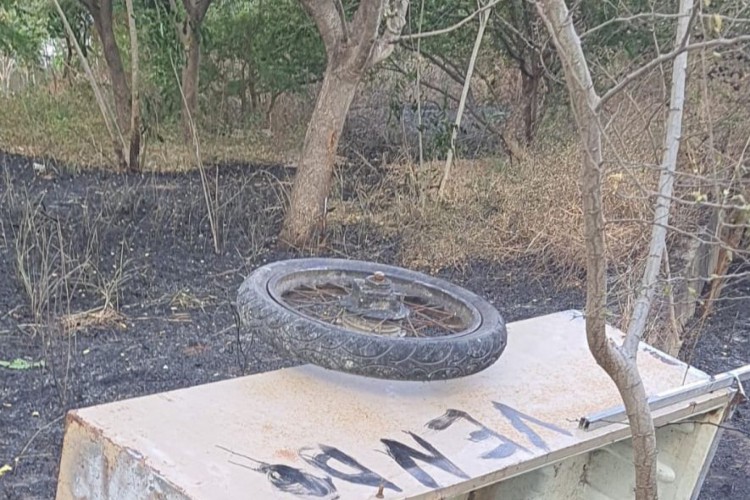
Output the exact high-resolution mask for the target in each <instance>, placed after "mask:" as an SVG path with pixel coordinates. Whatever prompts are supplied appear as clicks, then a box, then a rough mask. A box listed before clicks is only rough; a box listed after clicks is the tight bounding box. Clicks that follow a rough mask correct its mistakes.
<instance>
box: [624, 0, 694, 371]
mask: <svg viewBox="0 0 750 500" xmlns="http://www.w3.org/2000/svg"><path fill="white" fill-rule="evenodd" d="M679 8H680V11H679V17H678V21H677V30H676V32H675V45H678V46H679V45H682V46H685V45H687V42H688V40H689V38H688V37H689V30H690V21H691V18H692V16H691V14H692V11H693V1H692V0H680V7H679ZM687 62H688V53H687V52H682V53H680V54H679V55H678V56H677V57H675V60H674V64H673V67H672V91H671V95H670V98H669V103H670V104H669V115H668V117H667V123H666V132H665V134H664V154H663V157H662V161H661V173H660V175H659V195H658V197H657V199H656V207H655V208H654V224H653V227H652V229H651V243H650V244H649V251H648V257H647V258H646V268H645V270H644V271H643V280H642V282H641V292H640V295H639V296H638V299H637V300H636V302H635V306H634V307H633V313H632V314H631V316H630V323H629V325H628V333H627V336H626V337H625V341H624V343H623V348H624V350H625V353H626V354H627V355H628V356H631V357H633V358H635V357H636V355H637V354H638V344H639V343H640V341H641V337H642V336H643V332H644V330H645V329H646V320H647V319H648V314H649V311H650V310H651V304H652V302H653V300H654V293H655V285H656V281H657V279H658V277H659V269H660V268H661V261H662V256H663V254H664V251H665V250H666V246H667V230H666V228H665V226H666V225H667V224H668V223H669V207H670V205H671V203H670V201H669V199H670V198H671V197H672V192H673V190H674V189H673V188H674V172H675V170H676V169H677V153H678V152H679V150H680V139H681V136H682V112H683V108H684V105H685V80H686V79H687Z"/></svg>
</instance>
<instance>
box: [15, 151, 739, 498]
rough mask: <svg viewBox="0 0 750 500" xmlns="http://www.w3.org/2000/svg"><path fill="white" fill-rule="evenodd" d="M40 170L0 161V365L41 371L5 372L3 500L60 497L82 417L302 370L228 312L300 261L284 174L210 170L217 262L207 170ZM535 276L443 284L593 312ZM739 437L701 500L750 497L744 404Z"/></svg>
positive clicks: (727, 346)
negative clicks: (257, 277)
mask: <svg viewBox="0 0 750 500" xmlns="http://www.w3.org/2000/svg"><path fill="white" fill-rule="evenodd" d="M43 163H44V164H45V167H44V170H43V171H42V169H40V168H39V165H37V168H36V170H35V167H34V161H33V160H31V159H28V158H23V157H18V156H12V155H6V154H2V153H0V174H1V175H2V178H0V361H2V360H5V361H11V360H14V359H17V358H21V359H24V360H28V361H32V362H37V361H41V362H43V363H44V366H36V367H34V366H31V367H27V368H26V369H8V368H2V367H0V467H2V466H3V465H4V464H8V465H11V466H12V467H13V470H12V471H11V472H8V473H6V474H5V475H3V476H2V478H0V498H7V499H46V498H54V494H55V487H56V476H57V467H58V460H59V456H60V451H61V446H62V438H63V430H64V429H63V419H64V415H65V412H66V411H67V410H69V409H71V408H77V407H83V406H89V405H94V404H101V403H106V402H110V401H115V400H121V399H126V398H131V397H135V396H142V395H146V394H153V393H156V392H161V391H167V390H172V389H178V388H182V387H188V386H192V385H196V384H204V383H208V382H212V381H217V380H221V379H226V378H230V377H236V376H239V375H242V374H249V373H256V372H260V371H266V370H273V369H278V368H280V367H283V366H289V365H290V364H291V363H290V362H289V361H287V360H284V359H279V358H278V357H277V356H275V355H274V353H273V352H272V351H270V350H269V349H267V348H265V347H264V346H263V345H259V344H257V343H255V344H253V345H252V348H250V346H247V345H244V346H243V345H241V344H239V343H238V339H239V336H238V330H237V327H236V321H235V313H234V309H233V301H234V300H235V296H236V291H237V289H238V287H239V285H240V283H241V282H242V280H243V278H244V276H246V275H247V274H248V273H249V272H250V271H251V270H252V269H253V268H255V267H257V266H258V265H260V264H263V263H266V262H269V261H273V260H277V259H283V258H289V257H293V256H297V255H299V254H290V253H283V252H279V251H277V250H276V249H275V248H276V241H275V235H276V234H277V233H278V230H279V225H280V221H281V216H282V206H283V200H284V194H283V192H284V189H285V188H286V187H287V186H285V183H288V181H289V178H290V175H291V172H290V171H289V170H287V169H285V168H283V167H280V166H265V167H257V166H256V167H253V166H222V167H221V168H216V169H214V168H211V169H209V171H208V172H207V175H208V178H209V181H210V183H211V184H212V185H218V188H219V192H220V193H221V200H220V204H219V205H218V209H217V210H216V211H215V213H216V214H217V220H216V222H215V224H214V227H215V228H216V232H217V233H218V235H219V240H220V243H221V245H220V252H219V253H216V252H215V251H214V245H213V238H212V223H211V220H210V219H209V217H207V215H206V214H207V211H206V203H205V198H204V191H203V189H202V184H201V177H200V175H199V173H197V172H193V173H187V174H138V175H136V174H115V173H108V172H101V171H87V172H83V173H81V172H79V173H76V172H73V171H71V170H70V169H67V168H65V167H64V166H60V165H56V164H54V162H43ZM40 164H41V163H40ZM214 176H216V177H214ZM214 183H216V184H214ZM316 254H317V255H321V256H341V255H342V254H344V255H347V256H350V257H352V258H360V259H365V260H373V261H378V262H383V263H390V264H396V265H398V264H399V241H398V238H394V237H384V236H382V235H381V234H379V233H378V230H377V228H373V227H369V226H367V225H366V224H365V223H356V224H352V225H350V226H346V227H342V228H339V230H338V231H336V236H335V237H333V238H330V239H329V240H328V241H327V242H326V243H325V245H322V246H321V247H320V248H318V249H316ZM19 256H20V258H19ZM529 269H530V266H529V265H528V263H527V262H524V261H523V260H521V261H518V262H513V263H505V264H497V263H490V262H485V261H473V262H469V263H467V264H466V265H465V266H463V267H462V268H461V269H448V270H444V271H442V272H441V273H440V276H441V277H443V278H447V279H449V280H451V281H453V282H455V283H457V284H459V285H462V286H464V287H466V288H468V289H469V290H472V291H474V292H475V293H478V294H480V295H482V296H484V297H486V298H488V299H489V300H490V301H491V302H493V303H494V304H495V305H496V306H497V307H498V309H499V310H500V311H501V312H502V313H503V315H504V316H505V318H506V320H508V321H515V320H519V319H523V318H527V317H531V316H537V315H541V314H547V313H551V312H556V311H559V310H563V309H569V308H577V309H582V306H583V293H582V291H581V290H580V289H578V288H576V287H568V288H561V287H560V286H559V285H558V282H559V280H558V279H556V277H555V276H551V275H550V276H539V274H538V273H532V272H531V271H530V270H529ZM21 270H23V271H24V272H25V278H24V273H22V272H20V271H21ZM726 293H727V297H729V298H735V299H736V300H727V301H725V302H723V303H722V307H720V308H719V309H718V310H717V312H716V314H715V315H714V316H713V317H711V318H710V319H709V320H708V322H707V324H706V326H705V329H704V331H703V334H702V335H701V337H700V338H699V340H698V342H697V344H696V345H695V346H694V348H692V349H691V350H690V352H688V353H686V356H689V357H690V360H691V362H692V363H693V364H694V365H696V366H697V367H699V368H701V369H703V370H705V371H707V372H709V373H718V372H722V371H725V370H727V369H730V368H732V367H735V366H740V365H743V364H747V363H750V340H749V339H750V313H749V312H748V311H750V299H748V297H750V285H749V284H748V283H746V282H745V283H738V284H737V285H733V286H729V287H728V289H727V292H726ZM105 305H106V306H107V307H105V308H104V309H102V307H103V306H105ZM729 425H731V426H733V427H736V428H737V429H740V430H741V431H742V432H739V431H726V432H725V433H724V438H723V440H722V441H721V444H720V445H719V448H718V451H717V454H716V458H715V460H714V462H713V465H712V467H711V470H710V472H709V475H708V478H707V479H706V482H705V486H704V490H703V493H702V494H701V497H700V498H701V499H703V500H713V499H727V498H737V499H740V498H742V499H744V498H750V474H749V473H750V465H749V463H748V461H749V460H750V459H749V458H748V457H750V438H749V437H748V433H749V432H750V406H748V404H747V403H745V404H743V405H741V406H740V407H739V408H738V410H737V412H736V413H735V415H734V418H733V419H732V421H731V422H730V423H729Z"/></svg>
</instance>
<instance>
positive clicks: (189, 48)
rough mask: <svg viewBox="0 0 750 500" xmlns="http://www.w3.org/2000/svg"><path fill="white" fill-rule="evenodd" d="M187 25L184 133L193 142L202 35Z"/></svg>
mask: <svg viewBox="0 0 750 500" xmlns="http://www.w3.org/2000/svg"><path fill="white" fill-rule="evenodd" d="M190 24H191V23H189V22H188V23H186V28H185V29H186V30H188V32H187V36H186V47H185V57H186V61H185V66H183V68H182V91H183V93H184V94H185V98H184V100H183V106H182V131H183V135H184V136H185V138H186V139H189V140H192V138H193V127H194V126H195V118H196V110H197V109H198V76H199V68H200V61H201V48H200V35H199V34H198V33H196V32H195V31H193V30H192V29H191V28H190Z"/></svg>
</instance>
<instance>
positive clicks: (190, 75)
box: [169, 0, 211, 140]
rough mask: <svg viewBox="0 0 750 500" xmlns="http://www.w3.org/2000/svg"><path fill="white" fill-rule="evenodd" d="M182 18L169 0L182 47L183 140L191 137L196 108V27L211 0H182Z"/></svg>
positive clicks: (198, 52) (198, 45)
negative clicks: (183, 59)
mask: <svg viewBox="0 0 750 500" xmlns="http://www.w3.org/2000/svg"><path fill="white" fill-rule="evenodd" d="M182 5H183V7H184V8H185V18H184V19H180V17H179V16H178V9H177V4H176V2H175V0H169V6H170V9H171V11H172V14H173V15H174V16H175V22H176V26H175V28H176V31H177V37H178V39H179V40H180V43H182V47H183V50H184V51H185V64H184V66H183V67H182V93H183V94H184V98H183V99H182V131H183V135H184V137H185V140H192V138H193V131H192V128H193V126H194V124H195V111H196V109H197V108H198V81H199V75H200V60H201V34H200V28H201V24H203V19H205V17H206V12H207V11H208V7H209V5H211V0H182Z"/></svg>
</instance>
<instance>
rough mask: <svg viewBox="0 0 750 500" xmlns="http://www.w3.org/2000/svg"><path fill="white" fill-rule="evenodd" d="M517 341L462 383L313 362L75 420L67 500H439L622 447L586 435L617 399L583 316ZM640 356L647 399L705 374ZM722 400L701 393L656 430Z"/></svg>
mask: <svg viewBox="0 0 750 500" xmlns="http://www.w3.org/2000/svg"><path fill="white" fill-rule="evenodd" d="M610 334H611V335H613V336H619V335H621V333H620V332H618V331H616V330H611V331H610ZM508 339H509V342H508V347H507V349H506V351H505V353H504V354H503V356H502V357H501V358H500V360H499V361H498V362H497V363H496V364H495V365H493V366H492V367H491V368H489V369H487V370H485V371H484V372H481V373H478V374H476V375H473V376H470V377H467V378H464V379H457V380H451V381H445V382H429V383H422V382H394V381H385V380H376V379H367V378H363V377H357V376H354V375H347V374H342V373H336V372H331V371H327V370H323V369H320V368H317V367H314V366H303V367H298V368H291V369H285V370H280V371H276V372H270V373H264V374H259V375H253V376H248V377H243V378H237V379H233V380H227V381H223V382H218V383H213V384H208V385H204V386H198V387H192V388H189V389H184V390H178V391H173V392H168V393H163V394H157V395H153V396H148V397H144V398H138V399H132V400H127V401H122V402H117V403H112V404H107V405H103V406H98V407H92V408H87V409H81V410H76V411H73V412H71V413H70V414H69V415H68V418H67V431H66V436H65V443H64V449H63V456H62V461H61V469H60V479H59V485H58V493H57V498H58V499H60V500H67V499H83V498H86V499H118V500H122V499H128V498H168V499H173V498H174V499H177V498H179V499H184V498H190V499H223V500H231V499H243V500H244V499H248V498H251V499H255V498H258V499H265V498H294V497H302V498H328V499H334V498H342V499H348V498H357V499H366V498H388V499H392V498H444V497H445V496H447V495H459V494H462V493H465V492H468V491H473V490H474V489H477V488H478V487H481V486H482V485H486V484H491V483H494V482H497V481H498V480H501V479H503V478H506V477H511V476H515V475H518V474H521V473H523V472H524V471H528V470H533V469H536V468H539V467H541V466H543V465H544V464H546V463H551V462H555V461H559V460H561V459H563V458H565V457H569V456H574V455H577V454H581V453H583V452H586V451H588V450H592V449H596V448H597V447H601V446H602V443H611V442H614V441H616V440H618V439H623V438H624V437H627V432H628V430H627V428H626V427H625V426H623V425H613V426H608V427H605V428H602V429H597V430H596V431H592V432H584V431H579V430H578V428H577V423H578V420H579V418H580V417H582V416H584V415H587V414H590V413H593V412H596V411H599V410H603V409H605V408H608V407H611V406H615V405H617V404H619V402H620V400H619V397H618V394H617V392H616V390H615V388H614V385H613V384H612V382H611V381H610V380H609V378H608V377H607V376H606V374H605V373H604V372H603V371H602V370H601V369H600V368H599V367H598V366H597V365H596V363H595V362H594V360H593V358H592V357H591V355H590V354H589V352H588V349H587V346H586V340H585V333H584V321H583V318H582V316H581V314H580V313H579V312H576V311H565V312H561V313H557V314H552V315H549V316H543V317H539V318H534V319H529V320H526V321H519V322H516V323H511V324H509V325H508ZM641 349H642V352H641V354H640V355H639V364H640V368H641V371H642V374H643V377H644V380H645V384H646V387H647V390H648V392H649V394H656V393H660V392H664V391H666V390H668V389H672V388H675V387H678V386H680V385H683V384H686V383H691V382H695V381H698V380H704V379H707V378H708V376H707V375H706V374H705V373H703V372H700V371H698V370H697V369H695V368H692V367H689V366H687V365H685V364H684V363H682V362H680V361H677V360H675V359H673V358H671V357H669V356H667V355H665V354H663V353H660V352H659V351H656V350H655V349H653V348H650V347H648V346H645V345H642V346H641ZM727 394H729V391H722V392H721V396H726V395H727ZM725 402H726V398H724V399H721V398H718V399H717V396H716V394H714V395H709V396H704V397H702V398H696V399H694V400H693V401H691V402H690V403H689V404H685V405H676V406H674V407H670V408H666V409H664V410H660V411H659V412H658V414H657V418H658V419H661V420H664V419H668V418H673V417H675V416H680V415H681V418H685V417H687V416H690V415H691V414H694V413H695V412H697V411H703V412H705V411H707V410H710V409H712V408H718V407H720V406H721V405H722V404H724V403H725Z"/></svg>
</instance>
